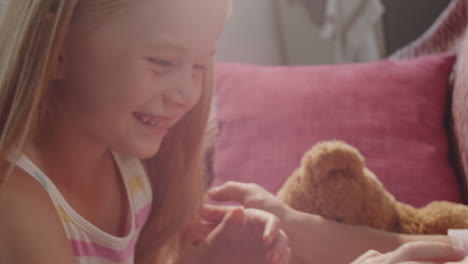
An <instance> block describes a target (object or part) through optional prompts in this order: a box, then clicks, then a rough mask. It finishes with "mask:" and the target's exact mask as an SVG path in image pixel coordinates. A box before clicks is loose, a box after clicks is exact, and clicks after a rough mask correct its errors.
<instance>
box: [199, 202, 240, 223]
mask: <svg viewBox="0 0 468 264" xmlns="http://www.w3.org/2000/svg"><path fill="white" fill-rule="evenodd" d="M235 208H239V206H227V205H209V204H206V205H204V206H203V207H202V208H201V210H200V216H201V217H202V218H203V219H204V220H206V221H209V222H215V223H220V222H221V221H222V220H223V218H224V217H225V216H226V214H228V213H229V212H230V211H232V210H233V209H235Z"/></svg>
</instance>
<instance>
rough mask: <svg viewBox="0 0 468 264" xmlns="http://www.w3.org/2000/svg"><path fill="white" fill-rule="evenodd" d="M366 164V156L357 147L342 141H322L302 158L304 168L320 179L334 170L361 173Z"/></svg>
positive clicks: (351, 173)
mask: <svg viewBox="0 0 468 264" xmlns="http://www.w3.org/2000/svg"><path fill="white" fill-rule="evenodd" d="M364 166H365V164H364V157H363V156H362V155H361V154H360V153H359V152H358V151H357V149H355V148H354V147H352V146H350V145H348V144H346V143H344V142H342V141H325V142H321V143H319V144H317V145H316V146H314V147H313V148H312V149H311V150H309V151H308V152H307V153H306V154H305V155H304V157H303V158H302V167H303V169H306V170H307V171H308V174H310V175H313V176H314V178H315V180H318V181H319V180H321V179H322V178H323V177H326V176H328V175H330V174H333V173H334V172H344V171H346V172H348V173H346V174H349V175H360V174H362V173H363V170H364Z"/></svg>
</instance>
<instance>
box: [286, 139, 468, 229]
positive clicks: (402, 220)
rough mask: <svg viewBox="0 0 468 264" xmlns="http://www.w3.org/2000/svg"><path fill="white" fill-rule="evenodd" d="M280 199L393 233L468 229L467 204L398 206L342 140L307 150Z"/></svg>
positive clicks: (330, 217) (439, 203)
mask: <svg viewBox="0 0 468 264" xmlns="http://www.w3.org/2000/svg"><path fill="white" fill-rule="evenodd" d="M278 197H279V198H280V199H281V200H283V201H284V202H286V203H287V204H289V205H290V206H291V207H293V208H295V209H297V210H300V211H304V212H308V213H313V214H317V215H321V216H323V217H325V218H328V219H331V220H335V221H338V222H343V223H347V224H353V225H367V226H371V227H374V228H377V229H382V230H387V231H392V232H399V233H407V234H446V233H447V230H448V229H457V228H468V207H467V206H465V205H462V204H456V203H450V202H443V201H437V202H432V203H430V204H428V205H427V206H425V207H423V208H420V209H417V208H414V207H412V206H410V205H408V204H404V203H401V202H398V201H396V200H395V198H394V197H393V196H392V195H391V194H390V193H389V192H388V191H387V190H385V188H384V187H383V185H382V183H381V182H380V181H379V180H378V179H377V177H376V176H375V175H374V174H373V173H372V172H371V171H370V170H368V169H367V168H366V166H365V163H364V158H363V157H362V155H361V154H360V153H359V152H358V151H357V150H356V149H355V148H353V147H352V146H350V145H347V144H346V143H344V142H340V141H329V142H322V143H319V144H317V145H316V146H315V147H313V148H312V149H311V150H309V151H308V152H307V153H306V154H305V155H304V157H303V158H302V164H301V166H300V167H299V168H298V169H297V170H296V171H294V172H293V174H292V175H291V176H290V177H289V179H288V180H287V181H286V183H285V184H284V185H283V187H282V188H281V189H280V191H279V192H278Z"/></svg>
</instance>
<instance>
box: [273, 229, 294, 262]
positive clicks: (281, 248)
mask: <svg viewBox="0 0 468 264" xmlns="http://www.w3.org/2000/svg"><path fill="white" fill-rule="evenodd" d="M288 250H289V239H288V236H287V235H286V233H285V232H284V231H283V230H280V231H279V234H278V237H277V239H276V240H275V241H274V243H273V245H272V247H271V249H270V252H269V254H268V256H269V257H268V258H269V259H268V260H269V261H270V263H271V264H279V263H280V261H281V260H282V259H283V258H284V257H283V255H285V254H287V252H288Z"/></svg>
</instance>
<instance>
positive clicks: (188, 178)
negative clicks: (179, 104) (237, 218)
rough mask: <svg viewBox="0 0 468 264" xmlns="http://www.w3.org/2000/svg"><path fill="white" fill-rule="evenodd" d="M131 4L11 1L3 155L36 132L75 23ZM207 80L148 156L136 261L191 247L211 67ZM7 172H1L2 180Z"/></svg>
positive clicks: (1, 92) (0, 41)
mask: <svg viewBox="0 0 468 264" xmlns="http://www.w3.org/2000/svg"><path fill="white" fill-rule="evenodd" d="M126 1H127V0H117V1H116V0H80V1H79V3H78V1H77V0H10V1H8V4H7V6H6V9H5V10H4V11H3V16H2V21H1V25H0V131H1V134H0V159H1V160H5V159H6V155H7V154H8V153H10V151H11V150H12V148H13V147H14V146H19V147H20V148H21V147H22V146H23V145H24V143H25V142H26V141H27V140H30V139H31V138H32V137H34V136H35V134H37V133H38V131H39V129H40V126H39V124H41V121H42V120H43V119H44V114H45V113H46V112H47V110H48V109H47V105H48V104H47V98H48V96H47V93H48V90H49V86H50V82H51V79H52V76H53V74H54V72H55V68H56V67H57V65H56V64H57V61H58V60H59V56H60V52H61V49H62V47H63V45H64V41H65V37H66V34H67V32H68V31H69V27H70V25H73V24H75V23H76V24H80V23H82V24H85V23H94V22H95V21H96V20H97V19H98V18H99V19H101V17H103V16H102V15H103V14H106V15H107V14H112V13H113V12H116V11H118V10H119V9H120V8H121V5H122V3H124V2H126ZM89 21H92V22H89ZM204 79H205V82H204V89H203V92H202V96H201V99H200V101H199V102H198V104H197V105H196V106H195V107H194V108H193V109H192V110H191V111H190V112H189V113H188V114H187V115H186V116H185V117H184V118H183V119H182V120H181V121H180V122H179V123H178V124H177V125H176V126H175V127H174V128H173V130H171V132H170V133H169V135H168V136H167V138H166V139H165V140H164V142H163V144H162V146H161V148H160V151H159V152H158V154H157V155H156V156H155V157H152V158H150V159H148V160H145V161H144V162H145V164H146V167H147V169H148V174H149V176H150V178H151V182H152V185H153V186H152V187H153V191H154V200H153V208H152V212H151V215H150V218H149V220H148V222H147V223H146V225H145V227H144V230H143V232H142V233H141V237H140V240H139V241H138V243H137V249H136V251H137V253H136V259H137V260H138V262H139V263H140V262H142V263H161V262H162V260H163V259H164V258H166V257H168V256H169V257H171V258H177V257H178V256H179V255H180V254H183V252H184V250H186V249H187V248H188V245H186V244H184V243H185V242H184V241H183V240H182V239H181V231H180V230H181V227H182V226H183V224H184V223H185V222H186V221H187V220H188V219H189V218H194V217H196V215H197V212H198V209H199V208H200V206H201V204H202V199H203V198H202V197H203V192H204V187H205V185H204V173H203V166H202V160H203V159H202V145H203V142H202V141H203V134H204V130H205V125H206V123H207V118H208V112H209V108H210V101H211V93H212V86H213V83H212V79H213V77H212V67H211V69H210V70H209V71H208V73H207V74H206V75H205V78H204ZM11 167H13V165H12V166H11ZM11 167H10V168H9V169H10V170H11ZM10 170H8V171H2V173H1V174H0V185H1V183H3V182H4V181H5V180H6V179H7V176H8V175H9V173H8V172H9V171H10Z"/></svg>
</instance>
